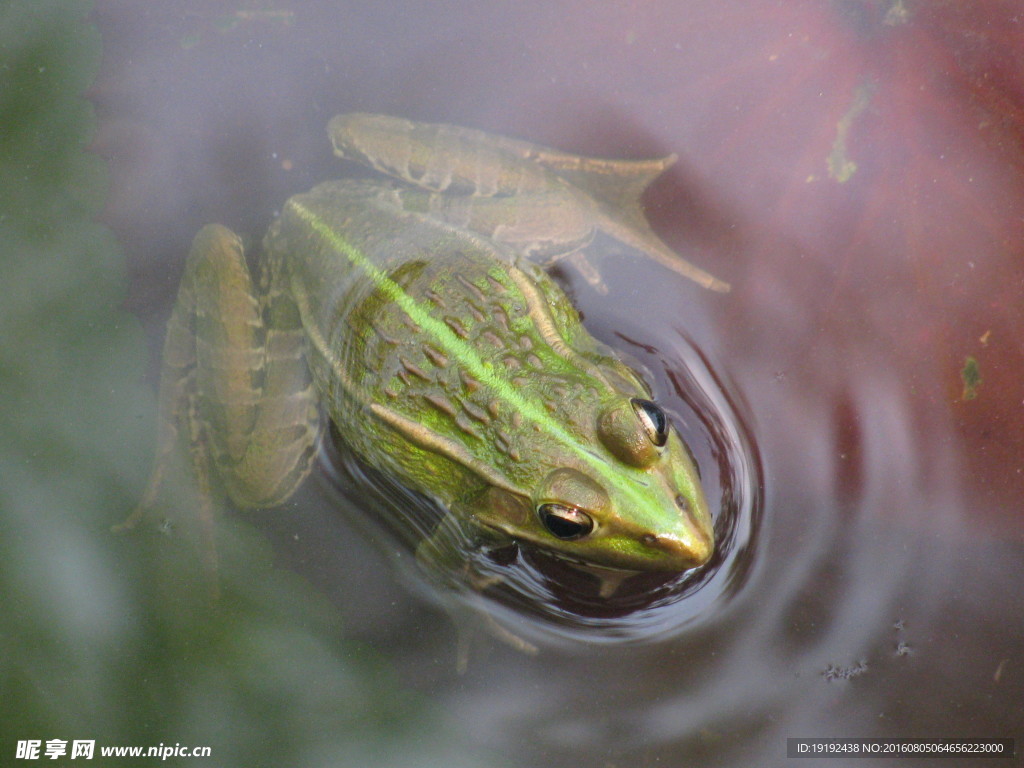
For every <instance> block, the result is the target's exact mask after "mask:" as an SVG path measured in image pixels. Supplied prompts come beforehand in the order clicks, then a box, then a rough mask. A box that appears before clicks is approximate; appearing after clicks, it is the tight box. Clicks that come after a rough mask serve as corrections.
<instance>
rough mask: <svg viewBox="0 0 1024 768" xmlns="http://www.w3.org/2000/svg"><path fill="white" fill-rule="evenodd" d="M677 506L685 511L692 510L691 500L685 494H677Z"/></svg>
mask: <svg viewBox="0 0 1024 768" xmlns="http://www.w3.org/2000/svg"><path fill="white" fill-rule="evenodd" d="M676 506H677V507H679V509H681V510H682V511H683V512H689V511H690V500H689V499H687V498H686V497H685V496H683V494H681V493H680V494H679V495H678V496H676Z"/></svg>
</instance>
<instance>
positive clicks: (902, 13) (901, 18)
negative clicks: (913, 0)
mask: <svg viewBox="0 0 1024 768" xmlns="http://www.w3.org/2000/svg"><path fill="white" fill-rule="evenodd" d="M909 21H910V9H909V8H907V6H906V4H905V3H904V2H903V0H896V2H894V3H893V4H892V5H890V6H889V10H888V11H886V12H885V18H884V19H882V23H883V24H885V25H886V26H887V27H896V26H899V25H900V24H906V23H907V22H909Z"/></svg>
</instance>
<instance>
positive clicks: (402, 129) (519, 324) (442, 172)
mask: <svg viewBox="0 0 1024 768" xmlns="http://www.w3.org/2000/svg"><path fill="white" fill-rule="evenodd" d="M328 131H329V134H330V137H331V140H332V142H333V144H334V147H335V151H336V153H337V154H338V155H341V156H343V157H348V158H352V159H355V160H357V161H361V162H363V163H365V164H367V165H369V166H371V167H372V168H374V169H377V170H379V171H382V172H383V173H385V174H387V175H388V176H390V177H391V178H381V179H374V180H365V179H364V180H351V179H350V180H342V181H330V182H326V183H323V184H321V185H319V186H317V187H315V188H314V189H312V190H311V191H310V192H307V193H305V194H299V195H296V196H294V197H292V198H291V199H289V200H288V201H287V203H286V204H285V206H284V208H283V210H282V212H281V214H280V216H279V217H278V218H277V219H276V220H275V221H274V223H273V225H272V226H271V227H270V230H269V232H268V234H267V236H266V238H265V239H264V243H263V249H262V256H261V259H260V262H259V265H258V268H257V269H256V270H254V271H255V274H254V275H253V274H250V269H249V267H248V266H247V262H246V258H245V253H244V250H243V246H242V242H241V240H240V238H239V237H238V236H237V235H235V234H234V233H232V232H231V231H230V230H228V229H226V228H224V227H222V226H220V225H210V226H207V227H205V228H204V229H202V230H201V231H200V232H199V233H198V235H197V236H196V238H195V241H194V243H193V245H192V249H191V251H190V253H189V256H188V261H187V265H186V269H185V275H184V278H183V280H182V284H181V287H180V290H179V294H178V298H177V302H176V304H175V306H174V310H173V313H172V316H171V319H170V321H169V324H168V330H167V336H166V341H165V346H164V355H163V370H162V375H161V383H160V395H159V405H160V422H159V435H158V452H157V459H156V463H155V468H154V472H153V475H152V478H151V481H150V484H149V486H148V488H147V491H146V494H145V496H144V498H143V500H142V503H141V504H140V507H139V509H138V510H137V511H136V513H135V514H134V515H133V516H132V517H131V518H129V520H128V521H126V523H125V527H128V526H131V525H134V524H135V523H136V522H137V521H138V520H139V519H140V517H141V516H142V515H143V514H144V511H145V510H146V509H148V508H150V507H151V506H152V505H153V504H154V502H155V499H156V495H157V492H158V490H159V489H160V486H161V483H162V482H163V479H164V476H165V468H166V467H167V466H168V465H169V463H170V462H171V460H172V457H173V456H174V455H175V452H184V454H185V455H187V457H188V464H189V466H190V467H191V471H192V472H193V473H194V477H195V479H196V482H197V485H198V488H199V491H200V495H201V498H202V502H201V506H202V509H201V510H199V513H200V518H201V519H202V520H203V521H205V524H206V525H207V526H210V525H212V523H213V520H214V519H215V516H216V514H217V513H218V511H219V509H218V508H219V506H220V504H221V503H222V502H223V501H224V500H225V497H226V499H227V500H230V502H231V503H232V504H233V505H235V506H236V507H239V508H262V507H271V506H275V505H279V504H281V503H282V502H284V501H285V500H286V499H288V498H289V496H290V495H291V494H292V493H293V492H294V491H295V489H296V488H297V487H298V486H299V485H300V484H301V483H302V481H303V480H304V479H305V478H306V476H307V475H308V474H309V472H310V469H311V467H312V464H313V461H314V458H315V454H316V447H317V444H318V440H319V437H320V434H321V431H322V429H323V428H324V426H325V425H326V424H327V422H328V421H330V422H331V423H333V425H334V427H335V429H336V432H337V433H338V434H339V435H340V436H341V438H342V439H344V441H345V442H346V443H347V444H349V445H350V447H351V448H352V449H353V450H354V452H355V453H356V454H357V455H358V456H359V457H360V458H361V459H362V460H364V461H365V462H367V463H368V464H369V465H371V466H373V467H375V468H378V469H380V470H382V471H384V472H386V473H388V474H390V475H392V476H394V477H395V478H396V479H398V480H399V481H400V482H402V483H403V484H404V485H406V486H408V487H410V488H412V489H414V490H416V491H419V492H421V493H423V494H425V495H426V496H428V497H430V498H432V499H434V500H436V501H437V502H438V503H439V505H440V507H441V508H442V509H443V510H444V517H443V519H442V520H441V522H440V523H439V524H438V525H437V527H436V529H435V530H434V532H433V533H432V535H431V536H429V538H427V539H425V540H424V541H423V542H422V543H421V544H420V546H419V548H418V551H417V555H418V558H419V560H420V562H421V563H423V564H424V566H425V567H426V568H427V570H428V571H431V572H434V573H436V574H440V575H444V574H451V573H454V572H458V571H460V570H462V569H464V566H465V561H466V560H467V558H468V556H469V554H470V553H471V552H472V551H473V550H474V549H476V548H482V547H496V546H503V545H507V544H510V543H512V542H516V543H518V544H519V545H520V546H525V547H534V548H537V549H539V550H541V551H543V552H545V553H547V554H550V555H553V556H555V557H558V558H561V559H563V560H566V561H569V562H570V563H572V564H574V566H577V567H580V568H583V569H586V570H590V571H591V572H593V573H595V574H597V575H598V578H599V579H601V582H602V585H603V586H602V592H603V593H607V592H609V591H611V589H613V587H614V585H615V584H617V582H618V581H619V580H621V578H623V576H624V575H628V574H632V573H636V572H650V571H658V572H681V571H684V570H686V569H690V568H694V567H697V566H700V565H702V564H704V563H705V562H707V560H708V559H709V558H710V556H711V554H712V552H713V549H714V542H713V534H712V526H711V518H710V514H709V511H708V505H707V503H706V500H705V497H704V493H703V491H702V489H701V484H700V479H699V475H698V471H697V468H696V466H695V464H694V462H693V460H692V458H691V455H690V452H689V450H688V449H687V447H686V445H684V443H683V440H682V439H681V438H680V436H679V433H678V432H677V431H676V429H675V428H674V427H673V426H672V424H671V422H670V420H669V418H668V416H667V415H666V413H665V412H664V411H663V410H662V409H661V408H660V407H659V406H658V405H657V404H656V403H655V402H654V401H653V400H652V397H651V393H650V390H649V389H648V387H647V385H646V384H645V383H644V381H643V380H642V378H641V377H640V375H639V374H638V373H637V372H636V371H635V370H633V369H632V368H630V367H629V366H628V365H626V364H625V363H623V362H622V361H621V360H620V359H619V358H618V357H617V356H616V354H615V353H614V352H613V351H612V350H611V349H609V348H608V347H606V346H604V345H603V344H601V343H600V342H598V341H597V340H596V339H594V338H593V337H592V336H591V335H590V334H589V333H588V332H587V330H586V329H585V328H584V327H583V325H582V324H581V321H580V318H579V315H578V313H577V312H576V311H575V309H574V308H573V307H572V305H571V304H570V302H569V300H568V298H567V297H566V295H565V293H564V292H563V291H562V290H561V289H560V288H559V286H558V285H557V284H556V283H555V282H554V280H553V279H552V278H551V277H550V276H549V275H548V273H547V272H546V271H545V266H550V264H552V263H554V262H555V261H557V260H558V259H559V258H562V257H572V258H575V259H576V260H577V261H579V262H580V263H585V261H583V259H582V258H581V254H582V253H583V249H584V248H585V246H586V245H587V244H588V243H589V242H590V241H591V239H592V238H593V237H594V235H595V233H598V232H600V233H603V234H605V235H608V236H610V237H612V238H614V239H617V240H619V241H620V242H622V243H624V244H626V245H628V246H631V247H633V248H634V249H635V250H637V251H639V252H641V253H644V254H647V255H649V256H651V257H652V258H655V259H656V260H658V261H659V262H661V263H663V264H665V265H666V266H669V267H670V268H672V269H674V270H676V271H678V272H681V273H682V274H685V275H687V276H689V277H692V278H694V279H695V280H697V281H698V282H699V283H701V284H702V285H705V286H707V287H709V288H712V289H716V290H724V289H726V288H727V286H726V285H725V284H724V283H721V282H720V281H717V280H716V279H715V278H712V277H711V276H710V275H707V273H705V272H703V271H701V270H699V269H697V268H696V267H693V266H692V265H688V264H686V262H683V261H682V260H681V259H679V257H677V256H675V255H674V254H672V253H671V251H669V250H668V248H667V246H665V245H664V244H662V243H661V241H660V240H658V239H657V237H656V236H655V235H654V233H653V232H652V231H651V230H650V228H649V226H648V225H647V223H646V221H645V220H644V219H643V214H642V212H641V209H640V202H639V199H640V193H641V192H642V190H643V188H644V187H645V186H646V185H647V184H648V183H649V182H650V181H651V180H652V179H653V178H654V177H655V176H656V175H657V174H658V173H660V172H661V171H662V170H664V168H666V167H667V166H668V164H670V162H671V160H672V158H663V159H659V160H652V161H616V160H600V159H594V158H585V157H580V156H574V155H569V154H565V153H561V152H558V151H556V150H552V149H548V148H545V147H539V146H536V145H532V144H528V143H525V142H519V141H515V140H512V139H506V138H503V137H498V136H492V135H489V134H485V133H482V132H479V131H472V130H469V129H465V128H458V127H455V126H447V125H429V124H420V123H413V122H410V121H406V120H401V119H399V118H393V117H386V116H382V115H364V114H356V115H341V116H338V117H336V118H334V119H333V120H332V121H331V122H330V125H329V129H328Z"/></svg>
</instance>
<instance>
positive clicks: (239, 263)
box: [185, 225, 317, 507]
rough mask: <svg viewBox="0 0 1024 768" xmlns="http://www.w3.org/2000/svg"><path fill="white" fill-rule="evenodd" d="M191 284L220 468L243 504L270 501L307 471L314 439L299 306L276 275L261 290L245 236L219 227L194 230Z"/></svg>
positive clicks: (202, 405) (201, 389)
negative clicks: (245, 247)
mask: <svg viewBox="0 0 1024 768" xmlns="http://www.w3.org/2000/svg"><path fill="white" fill-rule="evenodd" d="M185 281H186V285H187V287H188V290H190V291H191V292H192V294H193V299H194V306H195V333H196V383H197V389H198V393H199V409H200V417H201V419H202V421H203V422H204V423H205V424H206V428H207V429H208V438H209V442H210V443H211V444H212V447H213V463H214V466H215V467H216V471H217V473H218V474H219V475H220V477H221V479H222V480H223V482H224V486H225V489H226V490H227V492H228V495H229V496H230V497H231V499H232V500H233V501H234V502H235V503H236V504H238V505H239V506H246V507H265V506H273V505H274V504H277V503H280V502H281V501H283V500H284V499H286V498H287V497H288V496H290V495H291V493H292V492H293V491H294V490H295V488H296V487H297V486H298V485H299V483H301V482H302V480H303V479H304V478H305V477H306V475H307V474H308V473H309V469H310V466H311V463H312V459H313V452H314V451H313V448H314V445H315V442H316V436H317V411H316V407H315V398H314V395H313V392H312V388H311V385H310V379H309V373H308V369H307V366H306V362H305V356H304V343H305V342H304V338H303V334H302V328H301V325H300V323H299V321H298V313H297V312H294V311H293V310H292V307H290V306H289V305H290V304H291V299H290V298H288V297H287V295H285V294H284V293H283V292H282V291H280V290H278V288H277V286H276V285H275V284H274V281H271V285H270V287H269V290H268V293H267V295H266V297H264V299H263V300H262V301H261V300H260V299H259V298H258V297H257V296H256V293H255V292H254V290H253V285H252V278H251V276H250V274H249V269H248V266H247V265H246V263H245V256H244V253H243V250H242V244H241V241H240V240H239V238H238V236H237V235H235V234H234V233H233V232H231V231H230V230H228V229H226V228H224V227H221V226H218V225H210V226H208V227H204V228H203V229H202V230H201V231H200V232H199V234H198V235H196V239H195V242H194V243H193V247H192V252H191V253H190V255H189V263H188V267H187V270H186V275H185ZM265 318H267V319H268V320H269V321H268V322H266V323H265Z"/></svg>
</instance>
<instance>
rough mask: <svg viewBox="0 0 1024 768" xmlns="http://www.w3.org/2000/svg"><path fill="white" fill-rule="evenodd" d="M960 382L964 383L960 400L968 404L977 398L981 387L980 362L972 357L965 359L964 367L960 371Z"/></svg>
mask: <svg viewBox="0 0 1024 768" xmlns="http://www.w3.org/2000/svg"><path fill="white" fill-rule="evenodd" d="M960 380H961V381H963V383H964V389H963V392H961V393H960V399H961V400H963V401H964V402H967V401H968V400H973V399H974V398H976V397H977V396H978V387H979V386H980V385H981V371H980V369H979V368H978V361H977V360H975V359H974V358H973V357H971V356H970V355H968V356H967V357H966V358H964V367H963V368H961V369H960Z"/></svg>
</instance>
